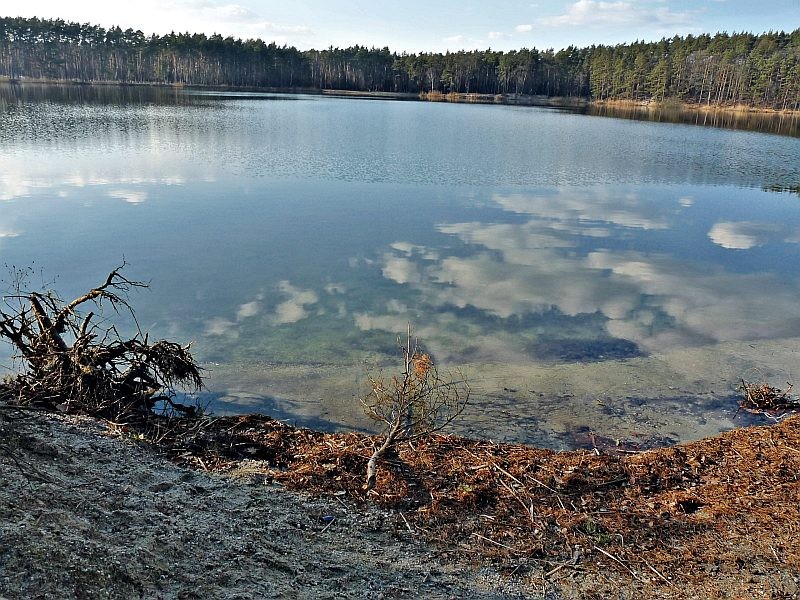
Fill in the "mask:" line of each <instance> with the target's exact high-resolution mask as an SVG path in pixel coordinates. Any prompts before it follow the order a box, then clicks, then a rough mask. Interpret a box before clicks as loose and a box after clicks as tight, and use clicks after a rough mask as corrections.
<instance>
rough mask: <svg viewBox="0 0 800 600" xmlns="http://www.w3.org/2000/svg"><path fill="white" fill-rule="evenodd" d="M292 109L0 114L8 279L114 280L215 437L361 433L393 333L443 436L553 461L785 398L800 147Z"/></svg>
mask: <svg viewBox="0 0 800 600" xmlns="http://www.w3.org/2000/svg"><path fill="white" fill-rule="evenodd" d="M62 95H63V94H62ZM295 98H296V99H297V101H296V102H276V101H270V100H264V101H262V102H254V101H253V100H252V97H250V98H248V99H247V100H238V99H236V98H230V97H225V98H222V99H217V98H214V97H213V96H208V95H204V96H199V97H192V96H186V97H181V98H180V100H179V101H177V100H176V98H175V96H168V97H167V98H166V99H165V98H163V97H161V98H159V97H156V98H153V97H145V98H144V99H142V98H134V99H131V98H123V99H122V100H119V99H117V100H118V102H116V103H114V102H107V101H105V102H99V101H97V99H96V98H94V99H92V98H89V99H88V100H87V99H81V98H78V99H77V101H76V99H75V98H71V99H69V100H70V101H69V102H67V101H64V99H63V98H59V97H57V96H56V98H55V100H47V98H45V97H39V98H33V99H27V98H25V97H24V96H23V97H20V95H19V93H17V95H16V96H14V97H11V98H9V97H6V101H5V102H4V103H0V144H1V145H2V148H3V153H2V155H0V256H1V257H2V260H3V262H4V263H7V264H15V265H18V266H27V265H30V264H32V263H34V262H35V266H36V268H37V269H39V268H40V269H42V270H43V272H44V273H45V274H46V275H47V276H49V277H54V276H58V279H57V282H56V283H57V285H58V287H59V289H61V290H62V291H63V294H64V295H65V296H69V295H71V294H77V293H79V292H81V291H83V289H84V288H86V287H87V286H89V285H92V284H94V283H96V282H97V281H98V280H99V279H100V278H102V277H103V276H104V274H105V273H106V272H107V271H108V270H110V269H111V268H113V267H114V266H116V265H117V264H118V263H119V262H120V261H121V260H122V257H123V256H124V258H125V260H126V261H127V262H128V263H130V267H129V273H128V274H129V276H131V277H134V278H139V279H145V280H149V281H150V282H151V290H150V291H148V292H145V293H141V294H137V296H136V297H135V298H134V299H133V300H134V303H135V305H136V307H137V310H138V314H139V317H140V321H141V323H142V324H143V326H144V327H145V328H147V329H149V330H151V331H152V334H153V335H158V336H169V337H173V338H177V339H181V340H189V339H193V340H195V341H196V345H195V349H196V352H197V354H198V355H199V356H200V357H201V358H202V359H204V360H206V361H208V367H209V384H210V392H209V395H208V398H210V399H212V400H214V402H215V407H216V408H217V409H218V410H221V411H222V410H226V409H233V410H266V411H269V412H272V413H273V414H276V415H277V416H280V417H286V418H292V419H295V420H298V421H299V422H301V423H307V424H311V425H314V426H319V427H363V426H365V425H366V424H365V423H364V421H363V418H362V417H361V416H360V415H359V409H358V406H357V403H355V402H354V400H353V396H354V395H355V394H357V393H358V386H357V382H358V381H359V380H360V379H361V378H363V375H364V367H363V362H364V361H365V360H366V361H368V362H369V363H370V364H373V365H388V364H389V363H390V361H391V360H392V354H393V352H394V338H395V335H396V334H397V333H398V332H400V331H403V330H404V329H405V326H406V323H407V322H409V321H411V322H412V323H413V324H414V325H415V327H416V330H417V332H418V334H419V335H420V337H421V338H422V339H423V341H424V342H425V344H426V346H427V347H428V348H429V349H430V350H431V351H433V352H434V354H435V355H436V357H437V359H438V360H439V361H440V362H442V363H444V364H447V365H448V366H458V365H460V366H463V367H464V369H465V370H466V371H467V374H468V376H469V377H470V380H471V381H472V382H473V384H474V388H475V403H474V405H473V409H472V411H471V413H470V415H469V416H468V420H467V421H465V424H464V426H463V427H462V431H464V432H466V433H470V434H473V435H490V436H493V437H495V438H503V439H515V440H521V441H529V442H535V443H544V444H548V445H551V446H555V447H562V446H569V445H572V444H574V441H575V439H576V436H577V433H579V432H580V431H582V429H583V428H586V427H591V428H594V429H598V430H600V431H601V432H603V433H608V434H609V435H612V436H617V437H624V438H630V437H631V436H632V435H644V436H645V437H648V438H655V437H658V438H661V439H669V440H677V439H688V438H691V437H698V436H700V435H706V434H708V433H713V432H714V431H717V430H719V429H724V428H727V427H730V426H731V425H732V421H731V418H732V411H731V407H732V406H733V405H734V404H733V400H732V395H733V391H732V389H733V386H734V385H735V382H736V381H737V380H738V378H739V377H741V376H746V375H752V374H753V373H759V374H763V376H765V377H773V378H778V379H779V380H780V379H781V378H782V379H784V380H785V378H787V377H791V376H792V372H791V370H792V369H793V368H795V367H794V364H795V363H796V356H797V355H796V348H797V338H799V337H800V304H798V302H797V300H796V299H797V297H798V291H799V290H798V277H797V276H798V269H800V267H798V264H799V263H798V260H797V257H798V244H800V199H799V198H798V196H797V195H796V194H792V193H776V192H770V191H764V189H765V188H774V187H776V186H777V187H787V188H790V187H792V186H796V185H797V183H798V181H800V140H798V139H793V138H784V137H778V136H767V135H759V134H753V133H744V132H734V131H723V130H708V129H701V128H698V127H688V126H679V125H665V124H654V123H639V122H633V121H621V120H615V119H600V118H592V117H585V116H580V115H570V114H564V113H559V112H549V111H546V110H538V109H529V108H525V109H520V108H513V107H490V106H454V105H448V106H441V105H435V104H422V103H393V102H365V101H353V100H340V99H329V98H316V97H295ZM6 362H7V361H6ZM321 399H322V400H321Z"/></svg>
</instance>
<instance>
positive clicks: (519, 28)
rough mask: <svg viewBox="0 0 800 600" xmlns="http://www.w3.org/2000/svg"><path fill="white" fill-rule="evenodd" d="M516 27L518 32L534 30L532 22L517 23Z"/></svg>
mask: <svg viewBox="0 0 800 600" xmlns="http://www.w3.org/2000/svg"><path fill="white" fill-rule="evenodd" d="M514 29H515V30H516V32H517V33H529V32H531V31H533V25H531V24H530V23H525V24H523V25H517V26H516V27H515V28H514Z"/></svg>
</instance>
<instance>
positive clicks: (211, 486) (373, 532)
mask: <svg viewBox="0 0 800 600" xmlns="http://www.w3.org/2000/svg"><path fill="white" fill-rule="evenodd" d="M762 429H763V428H762ZM762 434H763V432H762V433H760V434H759V435H762ZM794 450H795V451H797V452H798V453H800V450H796V449H794ZM787 456H788V458H792V456H793V455H792V454H790V453H789V452H788V451H787ZM786 467H787V468H793V465H790V464H788V463H787V464H786ZM797 472H798V471H797V470H795V471H794V480H793V481H794V483H791V481H792V480H791V478H790V479H789V481H790V483H789V484H788V485H789V486H790V488H791V489H789V490H788V492H789V494H790V495H792V494H793V495H795V496H796V497H797V499H798V501H800V483H799V482H798V475H797ZM0 477H2V481H3V485H2V486H0V514H2V515H3V519H2V522H0V597H2V598H8V599H11V598H550V599H556V598H601V597H603V598H605V597H609V596H608V594H610V593H612V592H613V594H614V597H616V598H642V597H651V598H677V597H681V598H714V597H719V598H723V597H724V598H733V597H741V598H752V597H765V598H797V597H798V593H799V592H800V587H798V586H800V571H798V569H797V568H796V565H795V562H796V561H794V560H793V559H792V560H789V558H788V557H784V556H779V554H782V553H786V552H787V550H786V547H785V545H784V546H783V547H782V546H781V543H782V540H781V539H773V540H772V541H770V540H766V541H767V542H769V543H770V544H772V545H771V546H770V547H772V548H773V550H774V552H775V561H771V560H770V559H771V557H767V558H765V557H764V556H760V555H757V553H755V552H754V551H753V550H752V549H748V548H747V547H745V546H741V547H737V548H735V549H733V550H732V551H733V552H734V554H735V556H738V557H739V558H736V557H735V556H734V558H733V559H731V558H730V556H727V557H721V556H720V555H719V554H717V551H715V550H714V549H713V548H711V547H709V549H708V552H707V555H705V556H702V557H701V560H699V561H697V563H696V564H692V565H687V571H694V572H700V573H707V576H706V577H701V578H694V579H689V580H686V581H683V582H681V584H680V587H679V588H678V587H677V586H675V585H674V584H672V583H671V582H670V581H668V579H667V578H666V577H663V576H662V575H663V574H662V572H661V571H658V575H659V577H661V578H662V579H664V581H663V582H662V581H661V580H660V579H659V577H657V576H656V574H650V573H647V574H645V573H642V572H639V573H638V574H634V576H630V575H626V572H625V570H624V569H622V568H621V567H619V565H615V564H614V563H613V562H610V561H605V562H606V563H607V564H605V565H603V564H601V562H600V561H598V560H596V559H591V560H584V561H580V559H579V558H578V557H576V558H575V560H573V561H570V563H569V564H568V563H565V564H564V565H563V568H562V567H559V566H556V567H553V566H552V563H551V564H543V565H542V566H541V568H525V569H521V570H520V569H519V568H517V569H516V570H513V569H511V568H509V565H508V564H507V563H503V561H500V560H497V559H496V557H495V559H493V560H489V559H487V558H486V557H481V556H480V555H476V554H475V553H474V552H468V551H465V548H464V544H463V543H456V542H453V543H447V541H444V542H440V543H439V544H437V545H433V544H431V543H430V542H429V541H425V539H424V537H425V536H423V535H421V534H420V532H421V530H418V529H415V528H414V527H412V526H410V525H408V523H407V522H406V519H405V518H404V516H403V514H402V513H400V512H399V511H391V510H381V509H379V508H377V507H376V506H374V505H370V504H366V505H365V504H361V505H356V504H353V503H352V502H350V501H349V500H347V499H346V498H347V497H346V496H339V495H336V494H329V495H327V496H326V495H322V496H321V497H317V498H312V497H310V496H305V495H302V494H298V493H295V492H289V491H287V490H285V489H284V488H283V487H281V486H279V485H277V484H274V483H270V481H271V480H270V479H268V478H265V477H263V475H262V474H259V471H258V470H257V469H256V470H253V471H252V472H250V471H248V469H247V468H246V464H242V465H240V466H239V468H237V469H234V470H230V471H229V472H228V473H227V474H212V473H204V472H199V471H194V470H189V469H184V468H179V467H176V466H174V465H173V464H171V463H170V462H168V461H167V460H166V458H165V457H164V456H163V455H161V454H159V453H158V452H157V451H156V450H154V449H153V448H152V447H151V446H149V445H146V444H145V443H143V442H141V441H137V440H136V439H135V438H132V437H131V436H119V435H114V434H112V433H111V430H110V429H109V428H108V426H107V425H106V424H103V423H101V422H97V421H94V420H91V419H87V418H80V417H72V416H63V415H53V414H47V413H39V412H31V411H18V410H14V409H9V408H8V407H0ZM764 485H765V486H767V485H769V483H768V482H767V481H765V482H764ZM792 486H793V487H792ZM784 492H786V490H784ZM784 495H785V494H784ZM798 508H800V507H798ZM778 517H780V515H778ZM796 517H797V515H796V513H795V514H791V515H784V517H783V518H784V521H783V525H782V527H784V526H785V529H786V531H785V533H786V535H787V536H789V537H788V539H789V540H791V539H796V537H795V538H793V537H792V536H793V535H796V534H797V532H798V531H800V523H798V519H797V518H796ZM643 526H645V527H646V525H643ZM792 532H794V533H792ZM752 534H753V538H758V537H759V533H758V532H757V531H753V532H752ZM764 536H768V537H769V536H772V537H775V536H774V534H773V533H770V531H769V530H765V533H764V534H763V535H762V537H764ZM777 537H781V536H777ZM761 541H764V540H763V539H762V540H761ZM783 541H784V542H785V540H783ZM723 542H724V540H723ZM737 544H742V541H741V539H740V540H739V541H738V542H737ZM754 547H755V546H754ZM609 548H610V547H609ZM781 548H783V550H781ZM679 551H680V549H677V548H676V553H679ZM789 552H795V553H796V549H795V551H791V550H790V551H789ZM736 553H738V554H736ZM598 556H599V555H598ZM599 558H603V557H602V556H600V557H599ZM794 558H796V557H794ZM519 564H520V565H521V564H522V563H519ZM609 564H611V565H615V566H616V567H618V568H616V569H615V568H610V567H609ZM677 566H678V567H680V565H677ZM661 568H663V567H661ZM631 572H633V571H631ZM654 573H656V571H655V570H654ZM671 578H672V577H671V576H670V577H669V579H671ZM664 582H666V583H664Z"/></svg>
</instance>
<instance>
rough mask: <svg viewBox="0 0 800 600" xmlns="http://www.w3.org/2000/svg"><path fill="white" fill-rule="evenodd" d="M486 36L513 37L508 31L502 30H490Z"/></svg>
mask: <svg viewBox="0 0 800 600" xmlns="http://www.w3.org/2000/svg"><path fill="white" fill-rule="evenodd" d="M486 37H488V38H489V39H490V40H502V39H505V38H509V37H511V35H509V34H508V33H503V32H502V31H490V32H489V33H487V34H486Z"/></svg>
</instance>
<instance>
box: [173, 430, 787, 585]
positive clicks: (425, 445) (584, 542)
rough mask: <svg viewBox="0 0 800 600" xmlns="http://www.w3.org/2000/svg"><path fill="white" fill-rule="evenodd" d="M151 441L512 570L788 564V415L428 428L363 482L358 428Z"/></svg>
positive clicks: (197, 434) (669, 573)
mask: <svg viewBox="0 0 800 600" xmlns="http://www.w3.org/2000/svg"><path fill="white" fill-rule="evenodd" d="M187 424H188V421H187ZM173 425H174V424H173ZM161 439H162V444H165V445H166V447H168V448H169V452H170V453H171V454H172V455H173V456H174V458H175V459H176V460H177V461H178V462H180V463H183V464H186V465H191V466H193V467H195V468H200V469H203V470H209V471H222V472H228V473H234V474H235V473H239V474H243V473H246V474H247V475H248V476H263V478H264V480H265V481H278V482H281V483H283V484H285V485H286V486H287V487H289V488H291V489H298V490H304V491H307V492H311V493H314V494H317V495H321V496H325V495H330V496H338V497H340V498H347V499H349V500H351V501H353V502H355V503H359V504H363V503H374V504H377V505H380V506H384V507H386V508H391V509H393V510H394V511H396V513H397V514H398V515H399V516H400V518H402V520H403V522H404V524H405V525H406V526H407V528H408V529H409V530H410V531H413V532H414V533H415V534H418V535H420V536H423V537H425V538H427V539H429V540H431V541H434V542H439V543H441V544H443V545H447V546H451V547H454V548H457V549H458V551H459V552H463V553H466V554H474V555H476V556H481V557H490V558H491V559H493V560H496V561H498V562H499V564H501V565H504V566H505V567H506V568H508V569H510V571H513V572H514V573H515V574H517V575H519V574H523V573H525V572H526V571H529V570H533V569H539V570H542V569H543V570H544V571H545V572H547V573H550V576H552V577H558V576H563V575H565V574H566V573H569V572H582V571H585V570H587V569H588V570H593V569H596V568H597V565H598V564H599V565H602V568H603V569H608V570H610V571H614V572H616V574H617V575H618V576H619V577H621V578H623V579H628V580H632V581H635V582H641V583H642V584H645V583H647V584H648V585H655V586H666V587H667V588H671V587H672V586H678V585H686V584H688V583H689V582H691V581H694V583H695V584H696V583H698V581H699V582H702V581H703V580H705V579H707V578H708V577H709V569H710V570H711V572H714V570H715V569H716V570H720V569H722V570H730V571H736V570H739V569H741V567H742V564H744V563H747V564H750V565H751V566H752V565H760V566H759V567H758V568H759V569H761V572H763V573H764V574H765V577H766V574H772V576H775V577H777V574H780V573H785V574H794V575H800V546H798V544H797V543H796V540H797V539H798V536H799V535H800V417H798V416H795V417H790V418H787V419H786V420H785V421H784V422H782V423H780V424H778V425H775V426H772V427H760V428H750V429H741V430H735V431H730V432H727V433H724V434H722V435H720V436H718V437H714V438H709V439H705V440H700V441H697V442H693V443H689V444H685V445H681V446H677V447H672V448H662V449H657V450H651V451H647V452H642V453H638V454H631V453H625V454H620V453H615V452H602V453H601V452H599V451H572V452H554V451H550V450H546V449H537V448H531V447H526V446H521V445H513V444H495V443H493V442H491V441H475V440H467V439H462V438H457V437H451V436H444V435H434V436H431V437H429V438H426V439H421V440H417V441H416V442H414V443H413V444H412V443H408V444H403V445H401V446H399V447H398V448H397V452H396V454H395V455H394V456H392V457H390V458H389V459H387V461H386V468H385V471H386V473H384V475H383V476H382V478H381V479H380V480H379V481H378V483H377V485H376V487H375V488H374V489H373V490H371V491H369V492H368V491H365V489H364V486H363V485H362V484H363V472H364V468H365V465H366V462H367V460H368V458H369V456H370V455H371V454H372V452H373V448H374V444H375V443H378V442H379V440H378V439H375V438H371V437H368V436H364V435H361V434H329V433H321V432H316V431H310V430H306V429H299V428H295V427H291V426H288V425H286V424H284V423H281V422H278V421H274V420H272V419H269V418H267V417H263V416H242V417H226V418H221V419H215V420H211V421H208V422H207V423H206V424H205V425H204V426H203V427H200V428H197V427H194V428H193V429H192V428H191V427H190V428H188V429H187V430H183V429H182V428H181V427H177V428H173V429H172V430H171V431H169V433H165V434H163V435H162V436H161ZM762 583H763V582H762ZM789 588H791V585H789ZM789 588H787V589H789Z"/></svg>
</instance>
